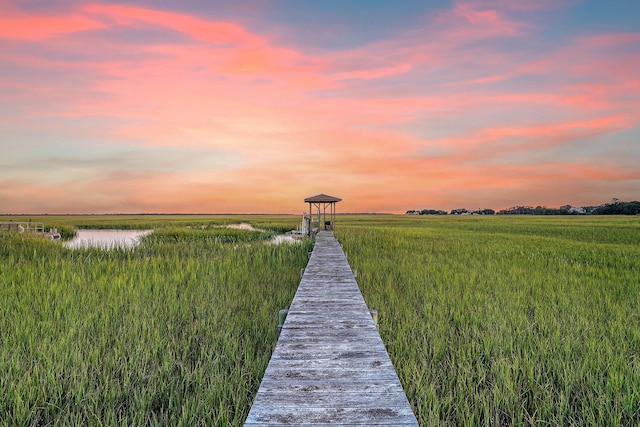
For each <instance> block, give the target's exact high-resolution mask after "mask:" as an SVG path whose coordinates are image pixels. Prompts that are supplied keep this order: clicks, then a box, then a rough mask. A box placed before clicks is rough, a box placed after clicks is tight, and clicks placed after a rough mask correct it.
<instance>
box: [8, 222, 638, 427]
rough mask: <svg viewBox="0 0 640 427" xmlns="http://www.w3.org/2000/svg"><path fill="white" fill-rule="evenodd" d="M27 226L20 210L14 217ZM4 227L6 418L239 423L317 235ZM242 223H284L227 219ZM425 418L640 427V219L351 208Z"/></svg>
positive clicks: (403, 373) (361, 277)
mask: <svg viewBox="0 0 640 427" xmlns="http://www.w3.org/2000/svg"><path fill="white" fill-rule="evenodd" d="M14 220H18V219H14ZM33 220H34V221H43V222H45V223H46V225H47V226H57V227H58V228H61V229H63V230H66V231H67V233H68V234H70V233H72V232H73V229H74V228H76V227H82V228H93V227H99V228H139V229H148V228H155V229H156V232H155V233H154V234H153V235H150V236H147V237H146V238H145V240H144V241H143V244H142V245H140V246H138V247H136V248H134V249H127V250H125V249H121V250H120V249H116V250H111V251H105V250H99V249H81V250H78V249H76V250H69V249H66V248H63V247H61V246H60V245H59V244H58V243H57V242H49V241H45V240H41V239H33V238H29V237H28V236H24V235H8V234H0V239H1V240H0V314H1V317H0V388H1V389H2V390H4V393H2V394H1V395H0V425H76V424H97V425H162V424H165V425H220V426H224V425H242V423H243V421H244V418H245V417H246V415H247V413H248V410H249V406H250V404H251V401H252V399H253V396H254V394H255V392H256V391H257V388H258V385H259V382H260V379H261V377H262V375H263V373H264V369H265V368H266V365H267V363H268V360H269V357H270V355H271V350H272V347H273V345H274V344H275V342H276V339H277V336H276V335H277V332H276V328H275V325H276V320H277V312H278V310H279V309H281V308H285V307H287V306H288V305H289V303H290V301H291V299H292V297H293V294H294V293H295V290H296V287H297V284H298V282H299V277H300V276H299V272H300V268H302V267H303V266H304V265H305V264H306V262H307V252H308V251H309V250H310V249H311V244H312V243H311V242H310V241H305V242H304V243H303V244H301V245H286V244H285V245H271V244H268V243H265V241H266V240H268V239H269V238H270V237H271V236H273V235H274V234H275V233H279V232H282V231H284V230H290V229H294V228H295V227H296V226H297V225H298V224H299V217H297V216H251V217H249V216H176V217H170V216H146V215H145V216H131V217H127V216H109V217H100V216H95V217H92V216H79V217H74V216H68V217H49V216H47V217H41V218H38V217H33ZM239 222H249V223H251V224H253V225H254V226H256V227H260V228H267V229H270V230H273V231H272V232H270V233H258V232H252V231H244V230H228V229H225V228H218V227H217V226H220V225H227V224H232V223H239ZM336 235H337V237H338V240H339V241H340V242H341V244H342V245H343V248H344V250H345V252H346V253H347V256H348V259H349V262H350V264H351V266H352V268H353V269H356V270H357V271H358V283H359V285H360V288H361V289H362V291H363V295H364V297H365V300H366V301H367V303H368V305H369V307H371V308H375V309H377V310H378V311H379V314H380V333H381V335H382V338H383V340H384V342H385V345H386V346H387V349H388V351H389V353H390V356H391V358H392V360H393V362H394V365H395V367H396V370H397V371H398V374H399V376H400V379H401V381H402V383H403V386H404V388H405V391H406V392H407V395H408V398H409V400H410V402H411V404H412V406H413V408H414V411H415V413H416V416H417V418H418V420H419V422H420V424H421V425H451V426H453V425H638V424H639V423H640V218H638V217H595V216H589V217H528V216H527V217H524V216H523V217H476V216H474V217H424V216H423V217H409V216H341V217H339V218H338V221H337V231H336Z"/></svg>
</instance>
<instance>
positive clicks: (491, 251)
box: [338, 217, 640, 426]
mask: <svg viewBox="0 0 640 427" xmlns="http://www.w3.org/2000/svg"><path fill="white" fill-rule="evenodd" d="M338 237H339V240H340V242H341V243H342V245H343V247H344V249H345V251H346V252H347V254H348V259H349V262H350V264H351V266H352V268H354V269H357V270H358V283H359V285H360V287H361V289H362V291H363V294H364V297H365V299H366V301H367V303H368V304H369V306H370V307H371V308H376V309H378V310H379V313H380V325H381V326H380V333H381V335H382V338H383V341H384V342H385V344H386V346H387V349H388V351H389V353H390V356H391V358H392V360H393V362H394V365H395V367H396V370H397V371H398V374H399V376H400V379H401V382H402V383H403V385H404V387H405V391H406V392H407V395H408V398H409V400H410V402H411V404H412V406H413V408H414V411H415V413H416V415H417V418H418V420H419V422H420V424H421V425H450V426H454V425H469V426H472V425H639V424H640V246H639V245H640V220H638V219H637V218H611V217H609V218H606V219H605V218H573V217H572V218H531V217H521V218H493V217H484V218H483V217H467V218H415V217H414V218H406V217H401V218H397V217H396V218H392V217H388V218H371V217H363V218H352V219H349V220H348V223H347V224H344V223H343V224H339V225H338Z"/></svg>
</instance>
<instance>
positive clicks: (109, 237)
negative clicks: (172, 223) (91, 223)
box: [64, 230, 152, 249]
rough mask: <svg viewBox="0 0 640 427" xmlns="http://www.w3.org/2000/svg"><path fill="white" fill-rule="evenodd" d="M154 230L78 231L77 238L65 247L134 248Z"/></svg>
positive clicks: (66, 243)
mask: <svg viewBox="0 0 640 427" xmlns="http://www.w3.org/2000/svg"><path fill="white" fill-rule="evenodd" d="M151 231H152V230H78V232H77V234H76V237H74V239H73V240H71V241H69V242H65V243H64V245H65V246H66V247H68V248H71V249H79V248H89V247H96V248H103V249H112V248H116V247H118V248H132V247H134V246H135V245H137V244H138V243H139V242H140V238H141V237H142V236H146V235H147V234H149V233H151Z"/></svg>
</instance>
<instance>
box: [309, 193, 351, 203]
mask: <svg viewBox="0 0 640 427" xmlns="http://www.w3.org/2000/svg"><path fill="white" fill-rule="evenodd" d="M341 201H342V199H339V198H337V197H333V196H327V195H326V194H318V195H317V196H313V197H307V198H306V199H304V202H305V203H337V202H341Z"/></svg>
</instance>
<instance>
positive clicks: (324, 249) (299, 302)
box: [245, 231, 418, 427]
mask: <svg viewBox="0 0 640 427" xmlns="http://www.w3.org/2000/svg"><path fill="white" fill-rule="evenodd" d="M285 425H296V426H318V425H332V426H335V425H341V426H359V425H367V426H417V425H418V423H417V421H416V418H415V416H414V415H413V412H412V411H411V407H410V405H409V402H408V400H407V397H406V396H405V394H404V390H403V389H402V385H400V381H399V380H398V376H397V374H396V371H395V369H394V367H393V365H392V363H391V360H390V359H389V355H388V354H387V351H386V349H385V347H384V344H383V343H382V340H381V339H380V335H379V334H378V330H377V328H376V326H375V325H374V323H373V320H372V318H371V315H370V313H369V309H368V308H367V306H366V304H365V302H364V299H363V298H362V294H361V293H360V289H359V288H358V284H357V283H356V279H355V277H354V275H353V273H352V272H351V268H350V267H349V263H348V262H347V259H346V257H345V255H344V252H343V251H342V248H341V247H340V245H339V244H338V242H337V240H336V239H335V238H334V237H333V233H330V232H326V231H323V232H320V233H318V235H317V237H316V244H315V247H314V249H313V253H312V254H311V258H310V259H309V264H308V265H307V268H306V269H305V272H304V275H303V277H302V280H301V281H300V286H299V287H298V291H297V292H296V295H295V297H294V298H293V301H292V303H291V307H290V308H289V314H288V316H287V319H286V321H285V323H284V326H283V328H282V332H281V334H280V338H279V340H278V343H277V345H276V348H275V350H274V352H273V355H272V356H271V360H270V362H269V366H268V367H267V370H266V372H265V375H264V378H263V379H262V383H261V384H260V388H259V390H258V393H257V395H256V398H255V400H254V402H253V405H252V407H251V410H250V412H249V415H248V417H247V420H246V422H245V426H247V427H256V426H285Z"/></svg>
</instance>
